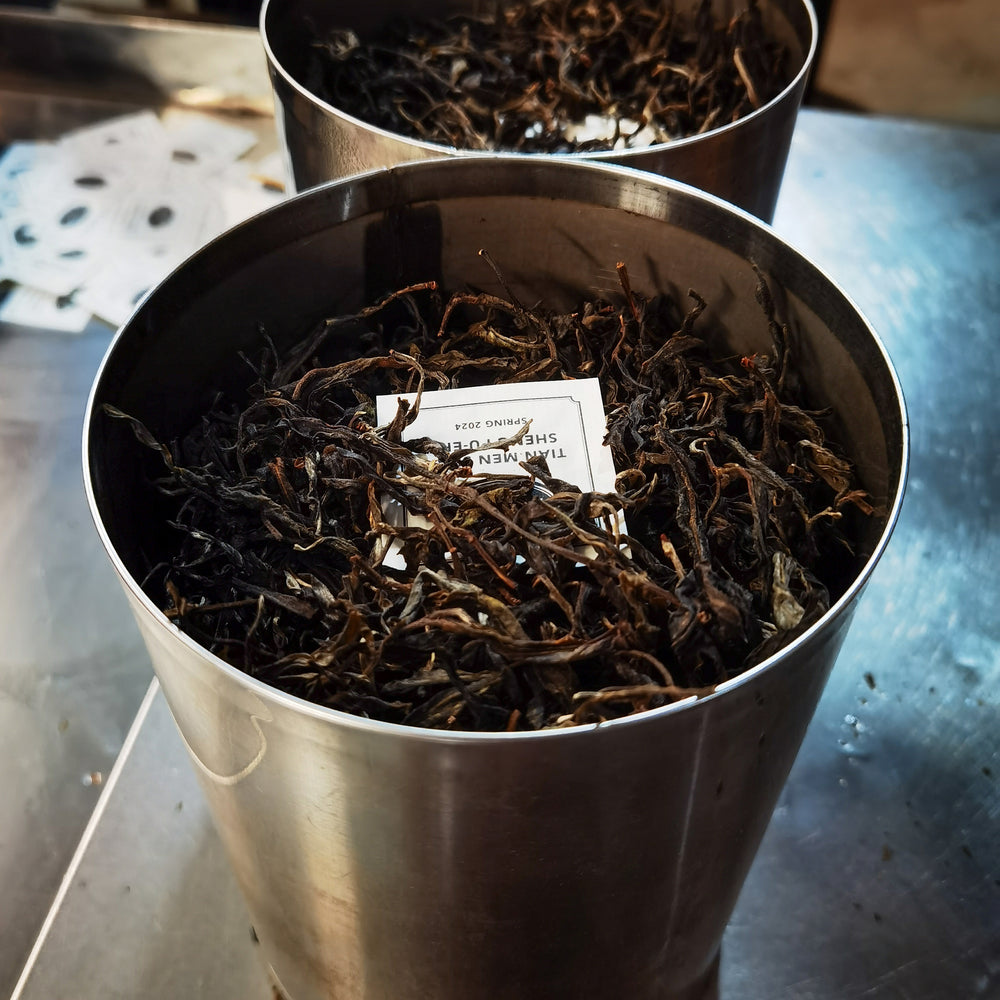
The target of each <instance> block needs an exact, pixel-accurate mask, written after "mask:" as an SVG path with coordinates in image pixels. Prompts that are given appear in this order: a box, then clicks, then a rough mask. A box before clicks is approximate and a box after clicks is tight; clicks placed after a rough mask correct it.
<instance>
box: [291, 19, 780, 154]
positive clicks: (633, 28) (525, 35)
mask: <svg viewBox="0 0 1000 1000" xmlns="http://www.w3.org/2000/svg"><path fill="white" fill-rule="evenodd" d="M788 66H789V53H788V51H787V49H786V48H785V47H784V46H782V45H781V44H779V43H778V42H777V41H776V40H775V39H774V38H772V37H769V35H768V34H767V32H766V31H765V28H764V24H763V19H762V16H761V12H760V9H759V7H758V4H757V0H748V3H747V6H746V8H745V9H744V10H742V11H740V12H739V13H737V14H736V15H735V16H734V17H733V18H732V19H731V20H729V21H725V22H721V23H716V22H715V20H714V18H713V14H712V3H711V0H701V2H700V3H699V4H698V5H697V7H695V8H694V9H693V10H686V9H682V10H677V9H675V6H674V4H673V3H671V2H657V0H624V2H622V3H620V4H619V3H616V2H607V0H602V2H597V0H516V2H514V3H511V4H508V5H506V6H501V5H497V6H496V7H495V8H494V10H493V13H492V14H491V15H488V16H485V17H482V18H479V17H474V16H471V15H465V14H455V15H453V16H452V17H450V18H448V19H446V20H432V19H429V18H425V19H423V20H419V21H407V20H404V19H400V18H396V19H394V20H393V21H392V22H390V23H389V24H388V25H386V26H385V27H384V28H383V29H382V30H381V31H380V32H378V33H376V34H375V35H374V36H372V37H371V38H370V39H367V40H365V41H362V40H360V39H359V38H358V37H357V35H355V34H354V32H353V31H351V30H349V29H345V30H338V31H333V32H331V33H330V34H329V35H328V36H326V37H324V38H321V39H318V40H317V41H316V42H315V43H314V46H313V48H312V50H311V52H310V53H309V59H308V61H307V67H306V71H305V78H304V80H303V82H304V83H305V85H306V86H307V87H308V88H309V89H310V90H311V91H312V92H313V93H315V94H316V95H317V96H318V97H320V98H322V99H323V100H325V101H326V102H327V103H329V104H331V105H332V106H333V107H335V108H337V109H339V110H341V111H345V112H347V113H348V114H350V115H353V116H354V117H356V118H359V119H361V120H362V121H364V122H367V123H369V124H371V125H376V126H378V127H380V128H384V129H387V130H388V131H390V132H395V133H397V134H400V135H405V136H409V137H411V138H414V139H420V140H424V141H428V142H436V143H443V144H445V145H448V146H453V147H456V148H458V149H499V150H508V151H520V152H532V153H534V152H543V153H567V152H570V153H572V152H587V151H593V150H604V149H628V148H641V147H644V146H650V145H653V144H656V143H661V142H669V141H670V140H672V139H677V138H681V137H684V136H690V135H696V134H698V133H701V132H705V131H707V130H709V129H711V128H714V127H718V126H722V125H725V124H728V123H729V122H733V121H736V120H737V119H739V118H741V117H743V116H744V115H746V114H749V113H750V112H751V111H753V110H755V109H756V108H758V107H760V106H761V105H762V104H764V103H766V102H767V101H769V100H770V99H771V98H773V97H775V96H776V95H777V94H778V93H780V91H781V89H782V88H783V87H784V86H785V85H786V84H787V83H788V82H789V69H788Z"/></svg>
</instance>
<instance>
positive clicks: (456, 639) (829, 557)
mask: <svg viewBox="0 0 1000 1000" xmlns="http://www.w3.org/2000/svg"><path fill="white" fill-rule="evenodd" d="M494 267H495V265H494ZM618 271H619V276H620V279H621V284H622V293H623V294H622V301H621V302H620V303H619V304H617V305H615V304H612V303H610V302H605V301H586V302H582V303H581V304H580V305H579V307H578V308H577V309H576V311H574V312H572V313H565V314H556V313H552V312H548V311H545V310H544V309H542V308H541V307H538V308H531V309H529V308H527V307H525V306H524V305H523V304H522V303H520V302H518V301H517V300H516V299H515V298H514V297H513V296H510V297H509V298H506V299H505V298H500V297H496V296H492V295H487V294H482V293H477V292H461V293H458V294H456V295H454V296H452V297H451V298H450V299H448V300H447V301H442V299H441V297H440V296H439V295H438V293H437V290H436V288H435V286H434V284H433V283H424V284H421V285H414V286H411V287H409V288H406V289H402V290H400V291H398V292H396V293H394V294H393V295H392V296H389V297H388V298H387V299H385V300H383V301H382V302H381V303H377V304H375V305H372V306H369V307H367V308H365V309H363V310H361V311H360V312H358V313H356V314H353V315H350V316H340V317H337V318H336V319H331V320H327V321H325V322H324V323H322V324H320V325H319V326H318V327H317V329H316V330H314V331H313V332H312V333H310V335H309V336H308V337H306V338H305V339H304V340H303V341H302V342H301V343H300V344H299V345H297V346H296V347H293V348H292V350H291V351H289V352H288V353H287V355H286V356H285V357H277V356H275V353H274V351H273V349H272V348H270V347H269V346H268V347H266V348H265V349H264V350H263V352H262V356H261V358H260V359H259V360H258V361H256V362H254V363H253V364H252V365H251V368H252V370H253V372H254V373H255V378H256V381H255V383H254V384H253V385H252V386H250V387H249V390H248V396H247V398H245V399H242V400H229V401H225V400H223V401H220V402H218V403H217V404H216V405H215V406H214V407H213V408H212V410H211V411H210V412H208V413H206V414H205V416H204V417H203V419H202V420H201V421H200V422H199V423H198V424H197V426H196V427H194V428H193V429H192V431H191V433H190V434H189V435H188V436H187V437H186V438H185V439H184V440H183V441H181V442H179V443H177V444H175V445H172V446H171V447H169V448H168V447H166V446H164V445H162V444H160V443H159V442H158V441H157V440H156V438H155V437H154V436H153V435H152V434H151V433H150V432H149V431H148V430H147V429H146V428H145V427H144V426H143V425H142V424H141V423H139V421H137V420H135V419H134V418H132V417H130V416H128V415H126V414H124V413H122V412H121V411H120V410H116V409H114V408H112V407H105V410H106V412H107V414H108V415H109V416H110V417H113V418H115V419H118V420H123V421H126V422H127V423H128V424H130V425H131V427H132V430H133V431H134V433H135V435H136V437H137V438H138V440H139V441H140V442H141V443H142V444H143V445H144V446H145V447H147V448H150V449H153V450H155V451H157V452H158V453H159V455H160V456H161V459H162V462H163V466H164V469H165V474H164V475H163V477H162V478H161V479H160V480H158V482H157V486H158V488H159V490H160V491H162V492H163V493H164V494H166V495H167V496H169V497H172V498H174V502H175V504H176V509H175V512H174V514H173V516H172V518H171V520H170V528H171V530H172V531H173V533H174V535H175V536H176V539H177V544H176V548H175V550H174V551H173V552H172V553H171V554H170V555H169V556H168V557H167V560H166V564H165V566H163V567H161V568H160V569H159V570H157V571H154V572H152V573H151V575H150V577H149V579H148V581H147V584H146V586H147V589H148V590H149V592H150V593H151V596H153V597H154V599H157V600H162V601H163V602H164V603H165V605H166V613H167V614H168V616H169V617H171V618H172V619H173V620H174V621H176V622H177V623H178V625H179V626H180V627H181V628H183V629H184V630H185V631H186V632H188V633H189V634H190V635H191V636H193V637H194V638H195V639H196V640H197V641H199V642H200V643H201V644H203V645H204V646H205V647H206V648H208V649H210V650H213V651H214V652H216V653H218V654H219V655H220V656H222V657H224V658H225V659H227V660H228V661H229V662H231V663H233V664H234V665H236V666H238V667H240V668H242V669H243V670H245V671H247V672H248V673H250V674H252V675H253V676H255V677H258V678H260V679H261V680H263V681H265V682H266V683H268V684H271V685H274V686H276V687H278V688H281V689H282V690H285V691H287V692H290V693H291V694H294V695H298V696H300V697H302V698H306V699H309V700H311V701H314V702H317V703H319V704H321V705H326V706H329V707H331V708H335V709H339V710H341V711H345V712H350V713H354V714H358V715H363V716H367V717H369V718H373V719H380V720H385V721H391V722H400V723H404V724H408V725H416V726H428V727H438V728H447V729H469V730H519V729H541V728H546V727H558V726H571V725H577V724H582V723H588V722H595V721H601V720H605V719H609V718H615V717H618V716H621V715H625V714H629V713H632V712H636V711H642V710H645V709H649V708H655V707H658V706H662V705H666V704H669V703H670V702H672V701H676V700H678V699H681V698H685V697H688V696H690V695H692V694H693V695H702V694H705V693H708V692H711V691H712V690H713V689H714V687H715V686H716V685H717V684H719V683H720V682H722V681H724V680H726V679H728V678H730V677H733V676H735V675H737V674H739V673H741V672H742V671H744V670H746V669H747V668H748V667H749V666H751V665H753V664H754V663H757V662H759V661H760V660H761V659H762V658H764V657H765V656H767V655H770V654H771V653H772V652H774V651H775V650H776V649H777V648H780V646H781V645H782V644H783V643H784V642H786V641H788V639H790V638H791V637H793V636H795V635H798V634H799V633H801V632H802V631H804V630H805V629H806V628H808V627H809V625H810V624H812V623H813V622H815V621H816V620H817V619H818V618H819V617H820V616H821V615H822V614H823V613H824V612H825V611H826V610H827V609H828V607H829V606H830V601H831V597H833V598H836V597H837V596H838V595H839V594H840V593H841V592H842V591H843V590H844V589H845V587H846V586H847V585H848V584H849V583H850V582H851V580H853V579H854V577H855V576H856V574H857V571H858V568H859V562H858V558H857V557H855V556H854V555H853V553H852V543H851V539H852V537H853V536H854V535H856V534H857V531H856V528H855V529H851V528H850V524H851V522H852V521H860V520H863V519H864V517H866V516H867V515H870V514H871V513H872V511H873V508H872V505H871V503H870V501H869V499H868V497H867V495H866V494H865V493H864V491H863V490H862V489H861V488H860V487H859V486H858V484H857V483H856V482H855V479H854V474H853V471H852V469H851V466H850V463H849V462H848V461H847V460H846V459H845V458H844V457H843V456H842V455H841V454H840V453H839V452H838V451H837V450H836V448H835V447H834V446H833V445H832V444H831V443H830V441H829V440H828V439H827V436H826V433H827V432H826V430H825V429H824V428H825V427H826V426H827V423H828V421H827V417H826V416H825V415H824V414H823V413H819V412H815V411H813V410H810V409H809V408H808V400H806V399H805V398H803V397H802V396H801V395H800V389H799V381H800V380H799V377H798V373H797V372H796V370H795V347H794V343H795V341H794V337H793V335H792V331H791V330H790V329H789V327H788V326H787V325H786V324H784V323H782V322H780V321H779V320H778V318H777V316H776V311H775V305H774V300H773V298H772V296H771V293H770V290H769V289H768V286H767V283H766V282H765V280H764V277H763V276H762V275H761V274H760V273H759V272H758V276H757V278H758V286H757V298H758V301H759V303H760V305H761V310H762V312H761V324H762V328H766V329H767V330H768V331H769V332H770V336H771V339H772V343H773V349H772V352H771V353H769V354H768V355H761V354H758V355H753V356H747V357H743V358H739V359H734V358H726V357H722V358H719V357H715V356H713V352H712V351H711V350H710V348H709V336H710V335H711V334H712V332H713V331H712V330H711V328H710V327H708V326H707V325H706V324H705V319H704V316H703V313H704V311H705V302H704V301H703V300H702V299H701V298H700V297H699V296H698V295H697V294H696V293H694V292H692V293H691V302H692V305H691V307H690V308H689V309H688V310H687V312H684V311H683V310H682V309H681V308H680V307H679V305H678V303H676V302H674V301H673V300H672V299H671V298H669V297H668V296H664V295H659V296H656V297H653V298H649V299H647V298H645V297H643V296H641V295H639V294H638V293H637V292H635V291H634V290H633V289H632V288H631V285H630V283H629V280H628V274H627V272H626V270H625V267H624V265H623V264H620V265H619V266H618ZM501 281H502V278H501ZM703 325H706V329H704V330H703V329H702V326H703ZM267 343H268V344H269V343H270V342H269V341H267ZM360 345H364V351H365V353H364V355H363V356H358V352H359V350H360V349H361V347H360ZM238 363H240V362H238V360H237V359H234V365H235V364H238ZM585 377H596V378H598V379H599V380H600V385H601V391H602V395H603V399H604V404H605V411H606V415H607V438H606V442H607V444H608V445H609V447H610V449H611V452H612V455H613V458H614V462H615V467H616V469H617V470H618V475H617V480H616V492H614V493H608V494H598V493H586V492H582V491H581V490H580V489H579V488H577V487H576V486H574V485H572V484H568V483H565V482H562V481H560V480H558V479H556V478H554V477H553V476H552V475H551V474H550V472H549V469H548V467H547V466H546V463H545V461H544V459H543V458H541V457H538V456H536V457H533V458H529V459H527V460H525V461H522V462H520V463H519V464H518V468H517V474H506V475H500V474H492V473H487V474H476V475H473V474H472V461H471V455H472V454H473V453H472V450H471V449H468V448H466V449H462V450H449V448H448V446H447V445H446V444H445V443H442V442H438V441H432V440H428V439H426V438H421V439H410V438H409V436H408V427H409V425H410V424H411V423H412V420H413V419H414V417H415V415H416V413H417V412H419V399H418V401H417V403H416V405H415V406H414V407H412V408H411V407H409V406H408V405H407V404H406V403H405V402H400V405H399V409H398V411H397V413H396V416H395V418H394V419H393V420H392V421H391V422H390V423H389V424H387V425H385V426H382V427H376V426H375V423H376V420H375V412H374V403H373V400H374V399H375V397H376V396H377V395H379V394H382V393H399V392H404V391H420V390H423V389H425V388H427V389H429V388H431V387H434V388H450V387H457V386H459V385H474V384H487V385H488V384H493V383H495V382H498V381H500V382H518V381H529V380H536V379H573V378H585ZM525 439H526V438H525V428H521V429H520V430H518V431H517V433H515V434H514V435H513V436H512V437H511V438H509V439H507V440H505V441H500V442H493V443H492V444H491V445H489V446H484V447H502V448H510V447H513V446H515V445H517V444H519V443H523V441H524V440H525ZM389 502H391V503H392V504H395V505H396V506H397V508H398V509H399V510H400V511H405V512H406V514H407V515H408V517H407V518H390V517H388V516H387V514H386V509H387V508H386V504H387V503H389ZM620 511H622V512H624V514H625V517H626V520H627V524H628V529H629V532H628V534H627V535H623V536H621V537H619V535H618V534H617V533H616V532H617V524H618V522H617V514H618V512H620ZM410 518H412V519H413V520H412V521H411V520H410ZM419 519H422V520H419ZM390 522H392V523H390ZM393 540H394V541H395V543H396V545H397V546H398V548H399V551H400V553H401V556H402V559H403V560H404V562H405V569H403V568H399V569H396V568H392V567H391V566H388V565H386V564H385V562H384V558H385V555H386V551H387V548H388V547H389V543H390V542H391V541H393Z"/></svg>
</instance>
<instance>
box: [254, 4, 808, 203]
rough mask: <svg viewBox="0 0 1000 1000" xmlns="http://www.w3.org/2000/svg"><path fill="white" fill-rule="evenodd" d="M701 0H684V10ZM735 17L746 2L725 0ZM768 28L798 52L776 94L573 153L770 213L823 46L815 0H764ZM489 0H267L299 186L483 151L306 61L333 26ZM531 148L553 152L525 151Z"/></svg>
mask: <svg viewBox="0 0 1000 1000" xmlns="http://www.w3.org/2000/svg"><path fill="white" fill-rule="evenodd" d="M696 2H697V0H677V3H676V4H675V6H676V7H677V8H678V9H679V10H684V9H686V8H688V7H690V8H694V7H695V6H696ZM714 6H715V10H716V14H717V16H718V17H720V18H726V19H728V18H729V17H731V16H732V15H733V13H734V11H735V10H737V9H739V7H738V6H737V5H736V4H735V3H734V0H716V2H715V4H714ZM760 6H761V10H762V12H763V15H764V19H765V25H766V26H767V29H768V31H769V33H771V34H772V35H773V36H774V37H775V38H777V39H779V40H781V41H782V42H784V44H786V45H787V46H788V48H789V51H790V53H791V60H790V62H791V69H790V73H789V80H788V83H787V84H786V86H785V87H784V89H783V90H782V91H781V92H780V93H779V94H778V95H777V96H776V97H774V98H773V99H771V100H770V101H768V102H767V103H766V104H764V105H763V106H761V107H760V108H758V109H757V110H755V111H754V112H752V113H751V114H749V115H746V116H744V117H743V118H740V119H739V120H738V121H736V122H732V123H730V124H727V125H723V126H720V127H718V128H713V129H710V130H708V131H706V132H704V133H703V134H701V135H695V136H689V137H687V138H682V139H677V140H675V141H673V142H669V143H659V144H657V145H654V146H648V147H646V148H636V149H629V150H623V151H619V152H587V153H573V154H568V158H569V159H572V160H596V161H599V162H605V163H618V164H621V165H623V166H628V167H633V168H634V169H637V170H648V171H650V172H652V173H655V174H661V175H663V176H665V177H672V178H674V179H676V180H680V181H683V182H684V183H686V184H691V185H693V186H695V187H698V188H701V189H702V190H704V191H708V192H709V193H711V194H714V195H717V196H718V197H720V198H723V199H724V200H726V201H729V202H732V203H733V204H734V205H738V206H739V207H740V208H743V209H746V211H748V212H751V213H752V214H754V215H756V216H757V217H758V218H761V219H764V220H765V221H770V220H771V219H772V218H773V216H774V206H775V203H776V202H777V198H778V190H779V188H780V186H781V177H782V174H783V173H784V170H785V161H786V159H787V158H788V147H789V143H790V142H791V137H792V131H793V129H794V127H795V117H796V115H797V114H798V109H799V105H800V104H801V102H802V95H803V92H804V91H805V87H806V83H807V81H808V77H809V73H810V71H811V68H812V64H813V60H814V57H815V53H816V48H817V24H816V14H815V11H814V10H813V7H812V4H811V2H810V0H761V4H760ZM484 7H485V4H484V3H483V2H482V0H429V2H418V0H395V2H391V3H378V2H376V3H371V4H364V5H359V4H356V3H351V2H348V0H264V4H263V6H262V8H261V15H260V33H261V38H262V41H263V44H264V51H265V54H266V56H267V62H268V69H269V72H270V75H271V84H272V89H273V91H274V103H275V114H276V117H277V124H278V134H279V138H280V140H281V143H282V147H283V150H284V152H285V155H286V161H287V166H288V169H289V176H290V177H291V178H292V182H293V184H294V186H295V189H296V190H297V191H302V190H304V189H306V188H309V187H313V186H314V185H316V184H319V183H322V182H323V181H328V180H335V179H337V178H340V177H345V176H348V175H349V174H353V173H360V172H363V171H365V170H371V169H373V168H375V167H387V166H392V165H393V164H396V163H403V162H406V161H408V160H422V159H431V158H436V157H440V156H445V155H459V156H478V155H488V154H480V153H477V152H473V151H469V150H458V149H455V148H453V147H451V146H446V145H437V144H433V143H429V142H423V141H421V140H418V139H411V138H408V137H406V136H403V135H399V134H397V133H392V132H387V131H386V130H384V129H381V128H377V127H375V126H373V125H369V124H367V123H366V122H363V121H360V120H359V119H357V118H354V117H352V116H351V115H349V114H346V113H345V112H344V111H342V110H341V109H339V108H336V107H333V106H332V105H330V104H328V103H326V102H325V101H324V100H322V99H321V98H320V97H319V96H317V95H316V94H314V93H312V92H311V91H309V90H308V89H307V88H306V87H305V86H304V85H303V84H302V82H301V81H302V80H304V79H306V73H305V69H304V65H305V60H306V59H307V58H308V55H309V53H310V50H311V48H312V46H313V44H314V42H315V41H316V39H317V38H318V37H320V36H322V35H323V34H324V33H325V32H327V31H329V30H330V29H331V28H352V29H354V30H355V31H357V32H358V33H359V34H361V35H362V37H363V36H364V33H365V32H366V31H371V30H373V29H375V28H377V27H379V26H380V25H381V24H382V23H383V22H386V21H388V20H389V19H391V18H393V17H403V16H410V15H416V14H419V15H421V16H434V15H445V14H450V13H475V12H479V11H480V10H482V9H484ZM519 155H524V156H528V157H532V156H544V155H546V154H519Z"/></svg>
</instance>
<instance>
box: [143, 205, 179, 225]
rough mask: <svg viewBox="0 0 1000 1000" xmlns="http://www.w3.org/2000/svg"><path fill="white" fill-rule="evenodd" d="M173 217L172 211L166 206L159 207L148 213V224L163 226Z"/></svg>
mask: <svg viewBox="0 0 1000 1000" xmlns="http://www.w3.org/2000/svg"><path fill="white" fill-rule="evenodd" d="M173 217H174V210H173V209H172V208H170V207H169V206H168V205H160V207H159V208H154V209H153V211H152V212H150V213H149V224H150V225H151V226H165V225H166V224H167V223H168V222H169V221H170V220H171V219H172V218H173Z"/></svg>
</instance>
